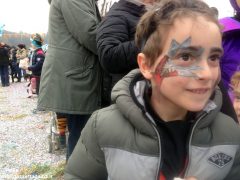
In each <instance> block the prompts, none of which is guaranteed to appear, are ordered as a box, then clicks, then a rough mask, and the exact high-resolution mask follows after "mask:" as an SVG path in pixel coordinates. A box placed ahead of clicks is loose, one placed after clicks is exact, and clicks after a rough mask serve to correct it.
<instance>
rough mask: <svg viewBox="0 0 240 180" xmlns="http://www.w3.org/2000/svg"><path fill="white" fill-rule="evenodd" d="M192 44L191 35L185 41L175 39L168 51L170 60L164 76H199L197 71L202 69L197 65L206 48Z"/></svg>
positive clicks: (166, 65) (167, 62) (165, 67)
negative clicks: (179, 41)
mask: <svg viewBox="0 0 240 180" xmlns="http://www.w3.org/2000/svg"><path fill="white" fill-rule="evenodd" d="M190 45H191V37H189V38H187V39H186V40H185V41H183V43H181V44H180V43H178V42H177V41H176V40H173V41H172V42H171V45H170V49H169V51H168V57H169V58H168V60H167V61H166V64H165V66H164V67H163V69H164V70H162V72H163V73H162V76H164V77H171V76H183V77H193V78H199V77H198V76H197V74H196V73H195V72H196V71H199V70H202V69H203V68H201V67H200V66H197V61H198V60H199V59H200V57H201V55H202V54H203V51H204V49H203V48H201V47H194V46H190Z"/></svg>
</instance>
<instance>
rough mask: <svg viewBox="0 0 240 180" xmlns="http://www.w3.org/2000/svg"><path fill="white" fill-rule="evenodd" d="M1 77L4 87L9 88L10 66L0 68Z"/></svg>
mask: <svg viewBox="0 0 240 180" xmlns="http://www.w3.org/2000/svg"><path fill="white" fill-rule="evenodd" d="M0 76H1V82H2V86H9V72H8V65H1V66H0Z"/></svg>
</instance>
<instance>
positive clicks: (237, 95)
mask: <svg viewBox="0 0 240 180" xmlns="http://www.w3.org/2000/svg"><path fill="white" fill-rule="evenodd" d="M231 89H232V91H231V93H230V97H231V98H232V101H233V106H234V109H235V111H236V114H237V117H238V121H239V122H240V71H237V72H235V73H234V74H233V76H232V78H231Z"/></svg>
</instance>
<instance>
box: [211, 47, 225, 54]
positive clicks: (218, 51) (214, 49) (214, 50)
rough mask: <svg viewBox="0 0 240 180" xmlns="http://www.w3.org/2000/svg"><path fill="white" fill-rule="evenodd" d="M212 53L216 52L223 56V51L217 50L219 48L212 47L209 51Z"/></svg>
mask: <svg viewBox="0 0 240 180" xmlns="http://www.w3.org/2000/svg"><path fill="white" fill-rule="evenodd" d="M213 52H217V53H221V54H223V52H224V51H223V49H222V48H219V47H213V48H211V49H210V53H213Z"/></svg>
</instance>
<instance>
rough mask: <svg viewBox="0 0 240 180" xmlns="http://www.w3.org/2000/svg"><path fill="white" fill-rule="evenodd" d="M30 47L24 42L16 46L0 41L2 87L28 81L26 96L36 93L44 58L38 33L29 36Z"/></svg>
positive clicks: (29, 96)
mask: <svg viewBox="0 0 240 180" xmlns="http://www.w3.org/2000/svg"><path fill="white" fill-rule="evenodd" d="M30 41H31V47H29V48H28V49H27V47H26V45H25V44H21V43H20V44H18V45H17V47H15V46H9V45H7V44H5V43H4V42H1V43H0V75H1V84H2V87H6V86H9V85H10V79H11V80H12V83H14V82H15V80H16V82H21V81H24V80H25V81H26V82H28V85H27V86H28V88H27V92H28V96H27V97H28V98H31V97H32V96H33V94H38V92H39V84H40V76H41V71H42V65H43V62H44V59H45V52H44V50H43V48H42V46H43V39H42V37H41V35H40V34H38V33H35V34H32V35H31V37H30Z"/></svg>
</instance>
